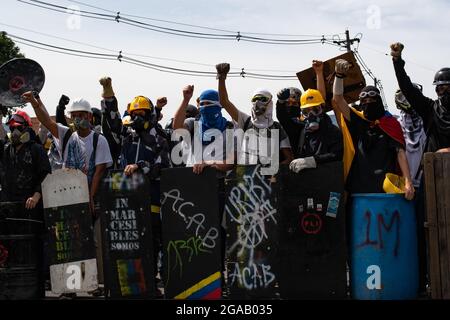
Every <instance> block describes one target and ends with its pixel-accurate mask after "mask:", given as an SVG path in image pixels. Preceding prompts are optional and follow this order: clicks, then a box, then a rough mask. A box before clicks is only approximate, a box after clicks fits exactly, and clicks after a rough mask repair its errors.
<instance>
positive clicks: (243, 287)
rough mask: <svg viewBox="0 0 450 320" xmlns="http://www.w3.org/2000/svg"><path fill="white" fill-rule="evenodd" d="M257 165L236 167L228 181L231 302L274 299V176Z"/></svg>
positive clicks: (228, 267) (275, 229)
mask: <svg viewBox="0 0 450 320" xmlns="http://www.w3.org/2000/svg"><path fill="white" fill-rule="evenodd" d="M260 170H261V167H260V166H238V167H237V168H236V169H235V171H234V172H233V175H232V177H231V179H229V180H228V181H227V200H226V205H225V218H226V224H227V242H226V248H227V251H226V252H227V275H228V277H227V286H228V290H229V297H230V298H231V299H271V298H276V297H277V291H276V284H277V276H276V274H275V271H274V269H276V268H274V266H275V264H276V262H277V252H278V238H279V237H278V224H279V220H280V219H279V214H278V210H277V187H278V185H277V183H276V177H271V176H263V175H261V173H260Z"/></svg>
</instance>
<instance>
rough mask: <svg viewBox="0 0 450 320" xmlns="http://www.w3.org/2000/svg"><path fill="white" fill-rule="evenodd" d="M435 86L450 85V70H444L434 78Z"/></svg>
mask: <svg viewBox="0 0 450 320" xmlns="http://www.w3.org/2000/svg"><path fill="white" fill-rule="evenodd" d="M433 84H434V85H435V86H440V85H442V84H450V68H442V69H441V70H439V71H438V72H437V73H436V75H435V76H434V82H433Z"/></svg>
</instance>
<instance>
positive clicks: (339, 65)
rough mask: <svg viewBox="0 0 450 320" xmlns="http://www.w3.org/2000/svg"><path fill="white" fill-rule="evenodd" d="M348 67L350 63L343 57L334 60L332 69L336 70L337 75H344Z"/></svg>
mask: <svg viewBox="0 0 450 320" xmlns="http://www.w3.org/2000/svg"><path fill="white" fill-rule="evenodd" d="M349 69H350V63H348V62H347V61H346V60H344V59H337V60H336V63H335V66H334V71H335V72H336V74H337V75H340V76H345V75H347V72H348V70H349Z"/></svg>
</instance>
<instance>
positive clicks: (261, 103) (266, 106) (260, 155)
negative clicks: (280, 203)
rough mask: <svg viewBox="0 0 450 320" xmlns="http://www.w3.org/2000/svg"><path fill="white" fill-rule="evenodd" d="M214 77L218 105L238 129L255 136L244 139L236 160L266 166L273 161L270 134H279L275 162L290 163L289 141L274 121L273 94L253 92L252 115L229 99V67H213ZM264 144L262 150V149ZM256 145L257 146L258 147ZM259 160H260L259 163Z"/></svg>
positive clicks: (261, 91)
mask: <svg viewBox="0 0 450 320" xmlns="http://www.w3.org/2000/svg"><path fill="white" fill-rule="evenodd" d="M216 69H217V78H218V83H219V98H220V104H221V105H222V106H223V107H224V108H225V110H226V111H227V112H228V113H229V114H230V116H231V118H232V119H233V120H234V121H236V123H237V127H238V128H239V129H242V130H243V131H244V132H251V133H254V135H255V137H254V138H253V137H249V139H243V141H242V146H241V151H242V153H241V155H240V157H239V162H238V163H239V164H246V165H249V164H250V165H252V164H258V163H260V164H261V163H262V164H263V165H269V164H270V162H273V161H274V159H272V152H271V147H272V143H271V140H272V139H271V134H272V133H273V132H275V131H273V130H277V131H278V141H277V145H278V149H279V151H278V152H276V153H274V155H275V154H276V157H278V159H277V160H276V163H277V164H278V163H281V164H283V163H284V164H289V163H290V162H291V161H292V159H293V155H292V150H291V145H290V142H289V138H288V136H287V134H286V132H285V131H284V129H283V128H282V127H281V125H280V124H279V123H278V122H277V121H274V120H273V117H272V113H273V101H272V94H271V93H270V92H269V91H268V90H265V89H259V90H256V91H255V93H254V94H253V97H252V99H251V103H252V108H251V116H250V115H248V114H246V113H244V112H242V111H241V110H239V109H238V108H237V107H236V106H235V105H234V104H233V103H232V102H231V101H230V100H229V98H228V92H227V88H226V84H225V80H226V77H227V74H228V72H229V71H230V65H229V64H228V63H221V64H218V65H216ZM261 139H263V140H262V141H263V142H264V145H265V148H264V147H263V149H265V150H261V148H262V145H263V143H261ZM258 145H259V147H258ZM261 160H262V161H261Z"/></svg>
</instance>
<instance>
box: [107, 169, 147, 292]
mask: <svg viewBox="0 0 450 320" xmlns="http://www.w3.org/2000/svg"><path fill="white" fill-rule="evenodd" d="M101 224H102V231H103V234H102V242H103V257H104V259H103V270H104V275H105V288H106V291H107V293H108V296H110V297H111V298H114V299H117V298H152V297H153V296H154V293H155V278H154V274H153V269H154V267H153V263H154V261H153V248H152V232H151V231H152V229H151V219H150V186H149V183H148V180H147V178H146V177H145V175H144V174H143V173H141V172H135V173H134V174H133V175H131V176H126V175H125V174H124V173H123V171H117V170H114V171H113V170H111V171H109V172H108V174H107V176H106V177H105V178H104V179H103V181H102V186H101Z"/></svg>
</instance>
